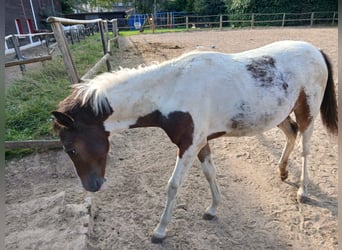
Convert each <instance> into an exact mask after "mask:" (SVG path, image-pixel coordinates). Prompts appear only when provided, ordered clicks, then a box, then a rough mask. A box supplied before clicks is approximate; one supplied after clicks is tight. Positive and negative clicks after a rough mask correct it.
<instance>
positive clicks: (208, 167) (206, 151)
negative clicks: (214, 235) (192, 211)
mask: <svg viewBox="0 0 342 250" xmlns="http://www.w3.org/2000/svg"><path fill="white" fill-rule="evenodd" d="M198 159H199V160H200V162H201V165H202V170H203V173H204V175H205V178H206V179H207V181H208V183H209V186H210V190H211V195H212V199H213V200H212V203H211V205H210V206H209V207H208V208H207V210H206V211H205V213H204V215H203V219H205V220H211V219H213V218H214V217H215V216H216V210H217V207H218V205H219V203H220V201H221V194H220V190H219V189H218V186H217V183H216V171H215V166H214V164H213V160H212V158H211V152H210V147H209V144H208V143H207V144H206V145H205V146H204V147H203V148H202V149H201V151H200V152H199V153H198Z"/></svg>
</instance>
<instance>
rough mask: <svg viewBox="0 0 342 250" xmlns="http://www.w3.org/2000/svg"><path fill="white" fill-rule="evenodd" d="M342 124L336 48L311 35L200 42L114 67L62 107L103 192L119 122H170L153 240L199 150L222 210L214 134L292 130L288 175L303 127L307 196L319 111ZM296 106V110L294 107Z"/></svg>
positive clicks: (67, 141)
mask: <svg viewBox="0 0 342 250" xmlns="http://www.w3.org/2000/svg"><path fill="white" fill-rule="evenodd" d="M319 111H320V112H321V116H322V121H323V124H324V125H325V126H326V127H327V129H328V131H329V132H331V133H335V134H336V133H337V103H336V96H335V86H334V82H333V79H332V67H331V65H330V62H329V60H328V58H327V56H326V55H325V54H324V53H323V52H322V51H320V50H318V49H317V48H315V47H313V46H312V45H310V44H308V43H305V42H296V41H281V42H276V43H272V44H270V45H267V46H264V47H261V48H258V49H254V50H250V51H246V52H242V53H236V54H223V53H215V52H192V53H189V54H185V55H183V56H181V57H179V58H177V59H174V60H170V61H166V62H164V63H161V64H158V65H152V66H148V67H145V68H138V69H131V70H128V69H124V70H121V71H118V72H113V73H104V74H102V75H99V76H97V77H95V78H94V79H93V80H91V81H90V82H88V83H82V84H78V85H75V86H74V90H73V92H72V93H71V95H70V96H68V97H67V98H66V99H65V100H63V101H62V102H61V103H60V105H59V109H58V111H54V112H52V114H53V115H54V117H55V120H54V125H53V126H54V130H55V131H56V132H58V134H59V136H60V139H61V142H62V144H63V146H64V150H65V151H66V152H67V153H68V154H69V156H70V158H71V160H72V161H73V163H74V165H75V168H76V172H77V174H78V176H79V178H80V180H81V182H82V185H83V187H84V188H85V189H86V190H88V191H91V192H96V191H98V190H99V189H100V188H101V185H102V184H103V182H104V180H105V179H104V175H105V167H106V157H107V153H108V149H109V142H108V137H109V134H110V132H116V131H120V130H123V129H129V128H137V127H160V128H162V129H163V130H164V131H165V132H166V134H167V135H168V136H169V138H170V139H171V141H172V142H173V143H174V144H176V145H177V147H178V149H179V150H178V154H177V160H176V165H175V168H174V171H173V174H172V176H171V178H170V180H169V182H168V191H167V200H166V205H165V209H164V212H163V214H162V216H161V219H160V222H159V224H158V226H157V227H156V229H155V230H154V233H153V237H152V241H153V242H161V241H162V240H163V239H164V238H165V236H166V227H167V225H168V223H169V221H170V219H171V213H172V209H173V206H174V204H175V197H176V193H177V191H178V189H179V187H180V186H181V184H182V182H183V180H184V177H185V175H186V172H187V171H188V169H189V168H190V166H191V165H192V163H193V161H194V160H195V158H196V157H198V158H199V160H200V162H201V163H202V164H201V165H202V169H203V172H204V175H205V177H206V179H207V181H208V182H209V186H210V189H211V193H212V204H211V205H210V206H209V207H208V208H207V210H206V212H205V215H204V218H205V219H212V218H214V217H215V216H216V210H217V207H218V205H219V203H220V199H221V198H220V192H219V189H218V186H217V183H216V178H215V167H214V165H213V161H212V158H211V153H210V147H209V144H208V141H209V140H211V139H214V138H217V137H220V136H252V135H256V134H258V133H261V132H263V131H267V130H269V129H271V128H273V127H275V126H278V127H279V128H280V129H281V130H282V131H283V132H284V134H285V136H286V145H285V148H284V150H283V153H282V155H281V157H280V160H279V171H280V177H281V179H282V180H285V179H286V178H287V176H288V171H287V170H286V166H287V162H288V158H289V155H290V153H291V151H292V150H293V148H294V144H295V140H296V136H297V132H298V131H299V132H300V133H301V134H302V144H303V152H302V156H303V162H302V174H301V178H300V186H299V190H298V193H297V198H298V201H300V202H301V201H303V200H304V198H305V197H306V196H307V183H308V177H307V158H308V154H309V147H310V138H311V134H312V131H313V124H314V119H315V118H316V116H317V115H318V113H319ZM291 113H294V116H295V120H296V121H294V120H292V119H291V117H290V114H291Z"/></svg>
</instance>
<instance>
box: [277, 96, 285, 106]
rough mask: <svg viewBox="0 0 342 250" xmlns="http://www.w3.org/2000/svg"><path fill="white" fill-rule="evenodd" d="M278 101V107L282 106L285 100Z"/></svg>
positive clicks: (279, 99)
mask: <svg viewBox="0 0 342 250" xmlns="http://www.w3.org/2000/svg"><path fill="white" fill-rule="evenodd" d="M277 101H278V106H282V105H283V103H284V99H283V98H280V97H279V98H278V99H277Z"/></svg>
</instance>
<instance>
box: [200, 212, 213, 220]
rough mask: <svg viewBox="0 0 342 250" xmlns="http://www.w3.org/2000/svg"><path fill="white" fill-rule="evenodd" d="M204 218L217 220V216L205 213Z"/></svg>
mask: <svg viewBox="0 0 342 250" xmlns="http://www.w3.org/2000/svg"><path fill="white" fill-rule="evenodd" d="M202 218H203V219H204V220H213V219H215V218H216V216H215V215H211V214H208V213H205V214H203V216H202Z"/></svg>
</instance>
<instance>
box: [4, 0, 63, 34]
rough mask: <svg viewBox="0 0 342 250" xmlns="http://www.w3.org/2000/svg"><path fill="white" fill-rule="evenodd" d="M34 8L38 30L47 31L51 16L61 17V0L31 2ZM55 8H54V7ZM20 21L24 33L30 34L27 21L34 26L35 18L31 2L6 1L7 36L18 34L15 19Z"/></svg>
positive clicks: (23, 0) (26, 0) (35, 0)
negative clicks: (30, 21)
mask: <svg viewBox="0 0 342 250" xmlns="http://www.w3.org/2000/svg"><path fill="white" fill-rule="evenodd" d="M31 1H32V5H33V6H34V12H35V17H36V22H37V26H38V27H37V28H38V30H44V29H47V28H48V26H46V22H45V20H46V18H47V17H48V16H50V15H55V16H60V15H61V12H62V8H61V3H60V0H31ZM52 6H53V7H52ZM17 18H18V19H20V21H21V25H22V29H23V33H25V34H27V33H29V30H28V28H27V25H26V19H31V20H32V22H33V27H34V28H36V27H35V24H34V18H33V13H32V8H31V5H30V0H5V35H6V36H7V35H10V34H17V30H16V26H15V19H17Z"/></svg>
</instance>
